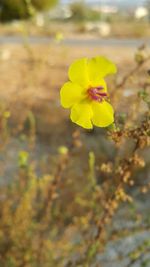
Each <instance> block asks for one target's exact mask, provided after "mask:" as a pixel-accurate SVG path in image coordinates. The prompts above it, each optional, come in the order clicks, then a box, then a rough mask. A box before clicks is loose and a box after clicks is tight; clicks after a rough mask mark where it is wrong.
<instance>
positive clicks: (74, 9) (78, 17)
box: [70, 2, 101, 21]
mask: <svg viewBox="0 0 150 267" xmlns="http://www.w3.org/2000/svg"><path fill="white" fill-rule="evenodd" d="M70 10H71V13H72V16H71V19H72V20H75V21H86V20H91V21H96V20H100V18H101V15H100V13H99V12H98V11H94V10H92V9H91V8H90V7H89V6H88V5H86V4H85V3H84V2H73V3H72V4H70Z"/></svg>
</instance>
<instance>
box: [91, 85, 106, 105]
mask: <svg viewBox="0 0 150 267" xmlns="http://www.w3.org/2000/svg"><path fill="white" fill-rule="evenodd" d="M103 90H104V87H102V86H98V87H91V88H89V89H88V91H87V92H88V97H89V98H90V99H92V100H95V101H98V102H102V101H103V100H107V99H108V94H107V93H106V92H103Z"/></svg>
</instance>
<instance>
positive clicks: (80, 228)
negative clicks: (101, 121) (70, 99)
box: [0, 43, 150, 267]
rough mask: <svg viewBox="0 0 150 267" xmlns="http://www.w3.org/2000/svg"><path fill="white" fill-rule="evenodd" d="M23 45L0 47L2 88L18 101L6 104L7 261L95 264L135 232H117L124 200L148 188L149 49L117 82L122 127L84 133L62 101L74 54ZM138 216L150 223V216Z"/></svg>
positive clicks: (0, 118) (0, 220)
mask: <svg viewBox="0 0 150 267" xmlns="http://www.w3.org/2000/svg"><path fill="white" fill-rule="evenodd" d="M18 49H19V48H18V47H17V48H16V50H17V52H16V51H15V52H14V48H13V52H12V51H9V50H6V48H5V50H3V49H2V50H1V53H0V60H1V64H0V68H2V71H3V70H4V73H3V74H4V76H5V77H4V80H3V82H2V79H1V88H6V87H7V90H8V91H7V97H8V98H9V97H10V98H11V100H10V102H9V100H8V99H7V97H6V95H5V97H6V99H7V101H8V102H7V101H6V105H5V104H4V103H3V99H5V97H3V98H1V102H2V103H1V105H0V135H1V139H0V159H1V162H0V163H1V168H0V178H1V180H0V182H1V186H0V267H43V266H44V267H54V266H56V267H62V266H65V267H67V266H68V267H70V266H77V267H79V266H80V267H81V266H82V267H83V266H86V267H87V266H92V264H93V263H94V262H95V258H96V255H97V253H99V252H100V251H104V248H105V246H106V244H107V242H108V241H109V240H113V239H114V238H117V235H118V236H119V237H120V236H126V235H130V234H131V230H132V229H124V230H122V231H121V232H118V233H116V232H115V235H114V234H113V233H111V224H112V220H113V217H114V216H116V214H117V210H118V209H119V207H120V205H122V203H123V204H124V205H126V206H127V207H130V208H131V205H132V206H134V194H133V195H132V191H134V189H136V190H137V189H138V190H139V191H140V192H141V194H146V193H149V189H150V183H149V180H148V179H147V178H148V175H146V171H147V170H148V171H149V167H150V165H149V160H150V159H149V156H148V155H149V153H147V154H144V153H146V151H147V152H149V146H150V113H149V112H150V110H149V109H150V96H149V89H150V76H149V61H150V55H149V53H148V51H147V48H146V47H145V46H144V45H143V46H141V47H140V48H139V49H138V50H137V51H136V53H135V56H134V62H133V66H132V65H131V64H130V69H129V63H128V62H127V63H126V64H125V63H124V62H122V63H121V65H122V66H123V67H124V68H125V74H122V73H121V72H120V69H119V75H118V77H117V78H116V79H114V80H110V86H109V87H110V88H111V91H110V97H111V101H112V103H113V105H114V106H115V110H116V126H115V127H114V128H111V129H108V131H107V130H106V131H105V130H101V129H95V130H94V131H93V132H85V131H83V130H82V129H79V128H78V127H74V126H73V124H72V123H71V122H69V121H68V119H67V118H66V116H67V115H68V114H66V113H65V111H64V110H62V109H60V107H58V95H59V92H58V91H59V85H60V84H59V83H60V80H61V79H62V77H61V72H60V71H63V80H64V79H65V77H66V71H67V67H68V62H67V56H66V55H67V51H66V50H63V49H64V48H63V49H62V50H63V52H62V57H61V58H59V60H58V58H57V55H56V54H57V53H54V52H53V50H52V47H49V46H48V48H46V46H44V47H42V49H41V50H40V47H38V48H37V47H36V48H35V47H34V48H33V47H32V46H31V45H30V43H25V44H24V50H23V51H24V53H22V50H20V51H21V52H20V51H18ZM36 49H39V50H36ZM57 51H58V50H57ZM9 52H10V53H9ZM11 53H14V56H13V55H12V54H11ZM17 53H18V54H17ZM53 55H54V56H53ZM70 55H72V50H71V53H69V55H68V58H69V60H70ZM17 56H18V57H17ZM49 56H50V57H49ZM58 57H59V56H58ZM64 57H65V59H66V60H65V62H64V61H63V60H64ZM16 62H17V64H18V65H14V64H16ZM62 62H63V64H62ZM130 62H131V61H130ZM14 66H17V67H15V68H14ZM6 67H7V72H6V71H5V70H6ZM18 69H19V71H18ZM52 71H53V72H52ZM147 71H148V72H147ZM8 73H9V75H10V76H9V77H10V79H8ZM50 73H51V75H50ZM58 77H59V79H58ZM12 81H13V82H12ZM53 82H54V84H53ZM11 86H14V88H15V93H13V94H10V95H9V89H10V88H11ZM12 88H13V87H12ZM12 88H11V89H12ZM16 88H17V91H16ZM18 88H19V90H18ZM11 89H10V92H11ZM21 89H23V90H21ZM57 89H58V90H57ZM4 91H5V90H4ZM5 92H6V91H5ZM26 92H30V94H29V96H30V97H29V99H28V98H27V100H26V97H27V95H26ZM35 93H36V94H35ZM125 93H130V94H129V95H128V97H127V96H125ZM12 95H13V97H14V99H13V97H12ZM21 96H22V98H21ZM40 97H41V99H40ZM25 100H26V102H24V101H25ZM39 100H41V101H39ZM13 101H14V102H13ZM15 101H16V102H15ZM18 105H19V108H20V109H19V108H18ZM63 112H64V113H63ZM64 114H65V116H64ZM62 115H63V116H62ZM44 122H45V127H44ZM47 131H48V132H47ZM43 132H44V133H43ZM42 134H44V137H43V140H44V141H43V143H44V144H43V146H42ZM48 138H49V139H48ZM11 142H13V143H15V145H13V146H12V147H11ZM16 143H17V144H18V146H17V145H16ZM39 143H40V147H39V148H38V145H39ZM60 143H61V146H60V145H59V144H60ZM91 144H92V145H91ZM16 147H17V148H16ZM43 147H44V155H43V156H42V151H43ZM91 147H92V148H93V149H92V150H91ZM94 148H95V149H94ZM46 149H50V150H48V151H47V150H46ZM8 152H9V153H10V155H12V157H11V158H9V157H7V158H6V155H7V153H8ZM34 153H35V154H34ZM46 153H47V154H46ZM12 161H13V162H12ZM14 167H15V170H14ZM3 168H6V170H5V171H3ZM9 168H10V171H9V172H8V169H9ZM143 177H144V179H143ZM142 196H143V195H142ZM141 198H142V197H141ZM139 200H140V199H138V201H139ZM122 210H124V206H123V209H122ZM133 213H134V214H133ZM133 213H132V216H133V215H134V217H135V220H139V218H140V220H141V221H142V227H145V228H146V229H148V228H149V226H150V225H149V221H148V219H149V217H148V216H149V214H145V217H146V219H143V218H142V215H141V214H139V213H136V211H135V210H134V211H133ZM128 216H129V215H128ZM123 219H126V218H124V217H123ZM134 231H136V230H134ZM137 231H138V229H137ZM139 231H141V228H140V230H139ZM141 253H143V250H142V252H141Z"/></svg>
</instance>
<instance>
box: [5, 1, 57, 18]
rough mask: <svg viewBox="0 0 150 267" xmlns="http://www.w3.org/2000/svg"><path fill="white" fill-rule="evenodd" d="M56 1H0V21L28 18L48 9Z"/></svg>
mask: <svg viewBox="0 0 150 267" xmlns="http://www.w3.org/2000/svg"><path fill="white" fill-rule="evenodd" d="M57 2H58V1H57V0H0V20H1V21H11V20H14V19H26V18H29V17H31V16H33V15H35V13H36V12H37V11H42V10H46V9H50V8H51V7H52V6H54V5H55V4H56V3H57Z"/></svg>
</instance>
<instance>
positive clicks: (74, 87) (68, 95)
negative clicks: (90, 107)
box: [60, 82, 83, 108]
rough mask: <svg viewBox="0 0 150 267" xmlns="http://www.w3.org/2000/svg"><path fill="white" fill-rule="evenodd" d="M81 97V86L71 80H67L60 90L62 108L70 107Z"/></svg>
mask: <svg viewBox="0 0 150 267" xmlns="http://www.w3.org/2000/svg"><path fill="white" fill-rule="evenodd" d="M82 98H83V88H82V87H81V86H80V85H78V84H74V83H72V82H67V83H65V84H64V85H63V87H62V88H61V90H60V99H61V105H62V106H63V107H64V108H70V107H71V106H72V105H73V104H75V103H76V102H79V101H80V100H81V99H82Z"/></svg>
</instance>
